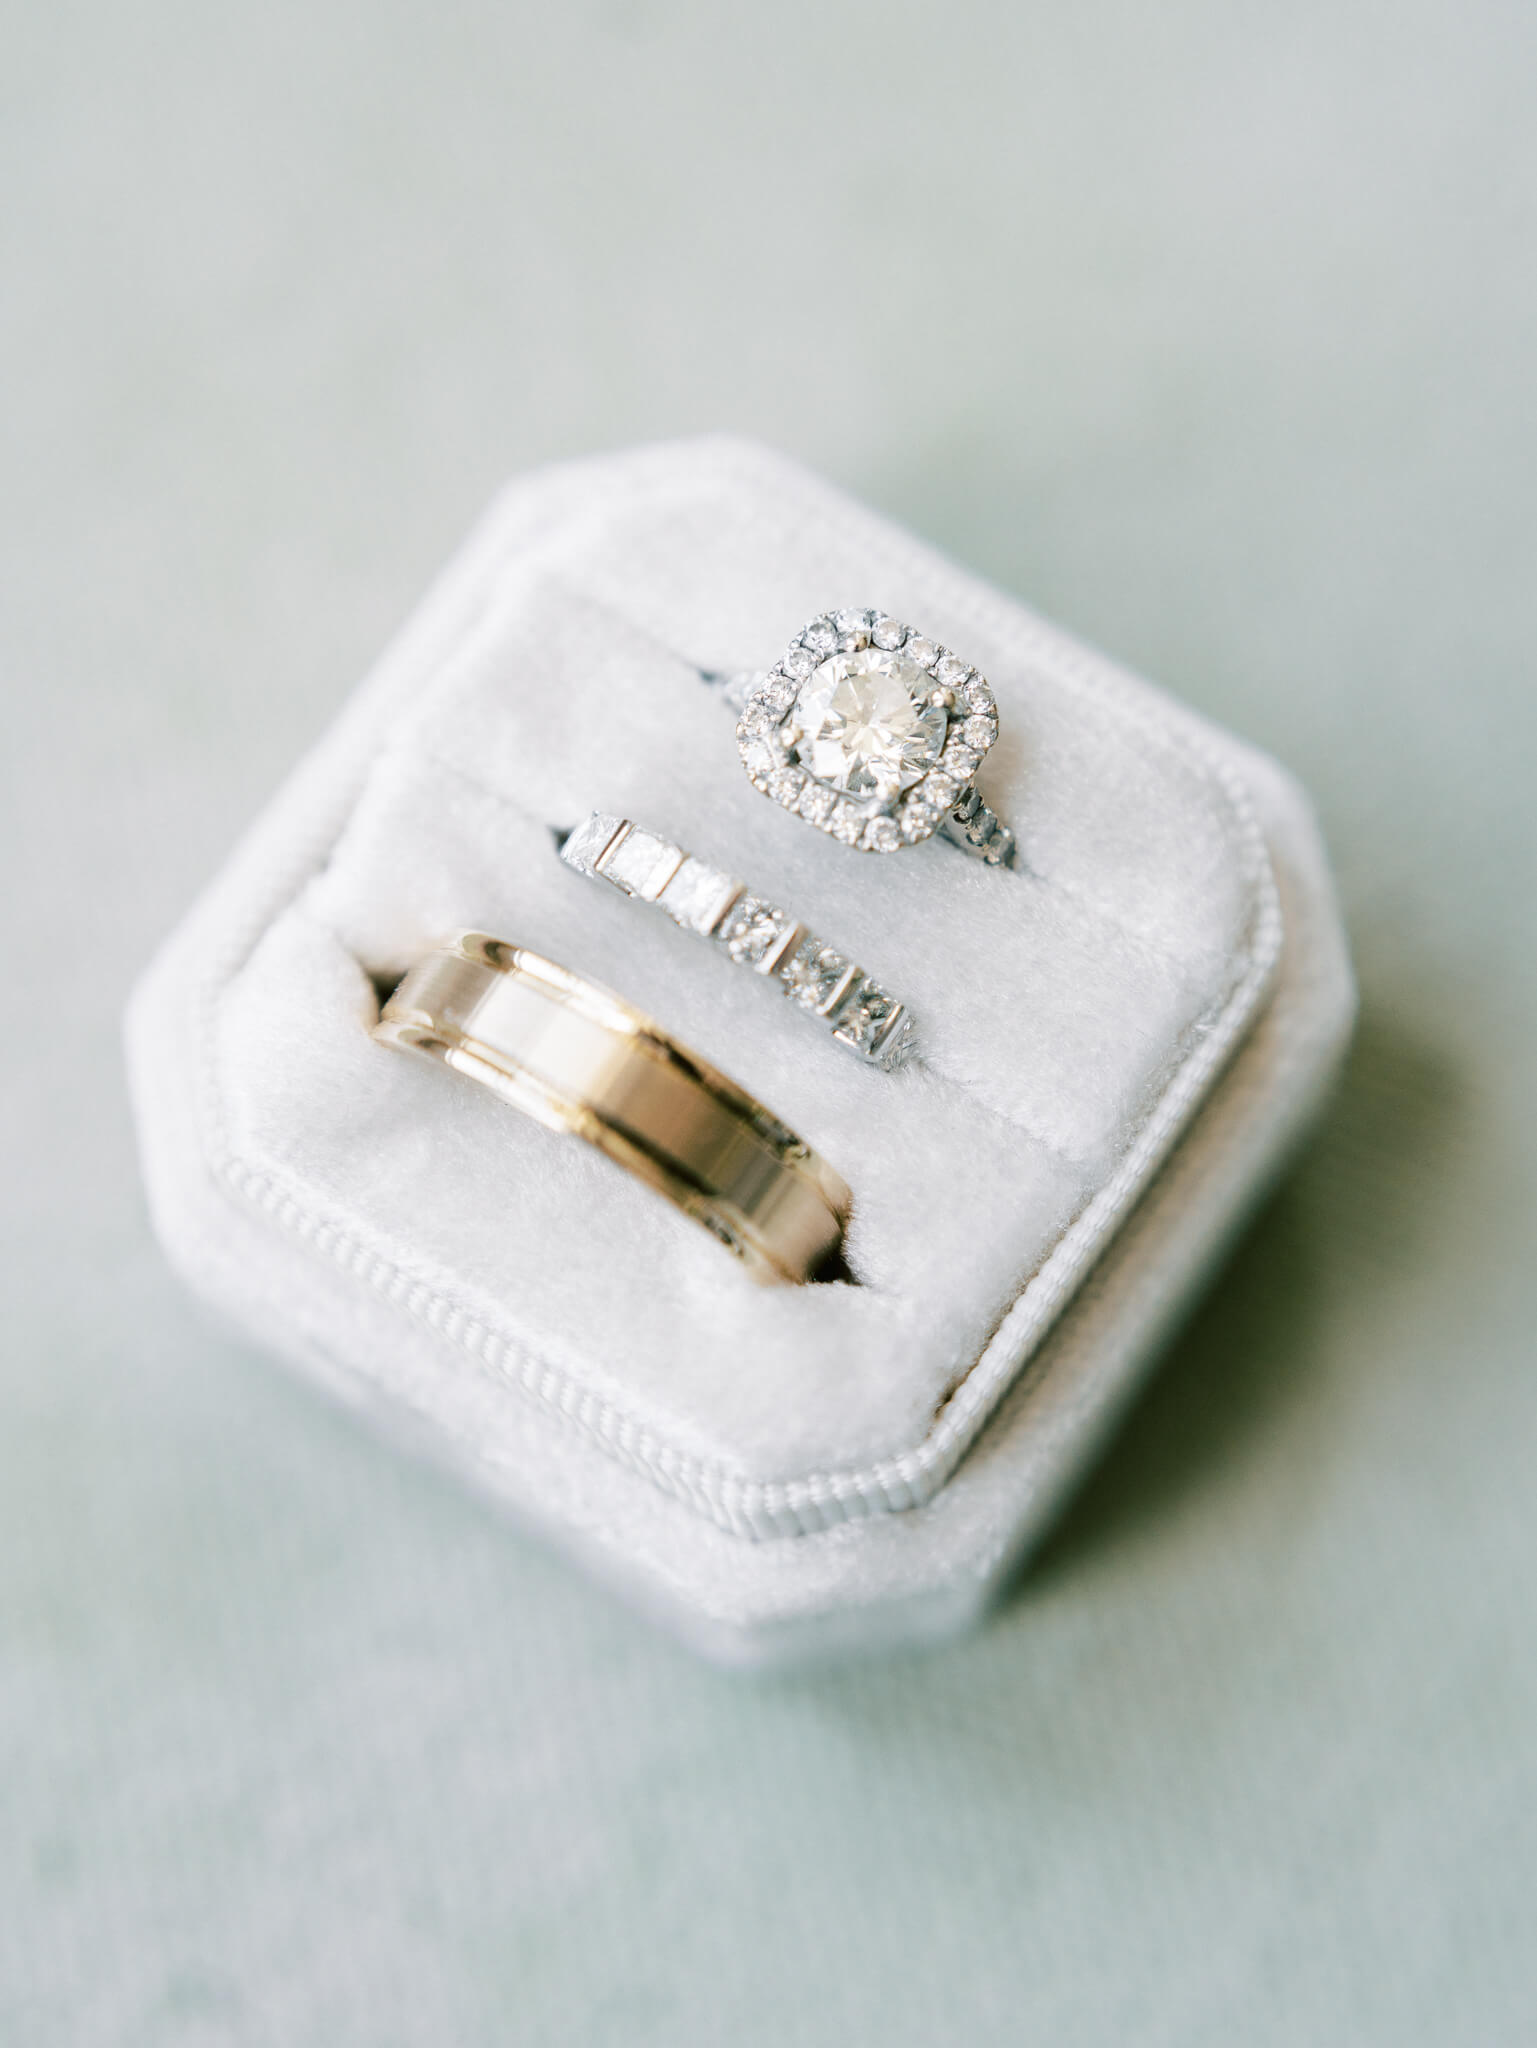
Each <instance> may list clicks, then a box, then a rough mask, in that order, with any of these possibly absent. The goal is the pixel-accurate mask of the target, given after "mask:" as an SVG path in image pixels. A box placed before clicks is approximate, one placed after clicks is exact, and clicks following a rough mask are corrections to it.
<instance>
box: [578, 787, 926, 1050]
mask: <svg viewBox="0 0 1537 2048" xmlns="http://www.w3.org/2000/svg"><path fill="white" fill-rule="evenodd" d="M560 857H561V859H562V860H563V861H564V862H565V863H566V865H567V866H568V867H572V868H575V869H576V871H577V873H578V874H582V875H587V876H589V877H591V878H592V879H594V880H596V881H602V882H608V883H611V884H612V885H613V887H614V888H616V889H618V890H620V891H621V892H622V893H623V894H624V895H626V896H634V897H638V898H640V899H641V901H642V902H646V903H654V904H655V905H656V906H657V908H658V909H659V910H665V911H666V913H667V915H668V916H669V917H670V918H671V919H672V921H673V923H674V924H677V925H681V926H682V928H683V930H684V931H688V932H694V933H697V935H698V936H699V937H700V938H704V939H709V940H711V941H712V942H713V943H714V944H716V945H718V946H720V947H721V948H722V950H723V951H724V952H725V953H726V954H727V956H728V957H729V958H730V959H732V960H735V961H736V962H737V963H738V964H739V965H740V966H743V967H750V968H751V969H752V970H753V971H754V972H755V973H756V974H760V975H762V976H763V977H764V978H765V979H767V980H770V981H774V982H776V983H777V984H778V986H779V987H780V988H781V989H782V990H783V992H784V993H785V994H786V995H787V996H789V998H790V1000H791V1001H792V1002H793V1003H795V1004H796V1005H797V1006H798V1007H799V1008H801V1009H803V1010H805V1011H806V1012H807V1014H808V1015H809V1016H812V1017H816V1018H818V1019H820V1020H821V1022H822V1023H824V1024H825V1025H826V1026H827V1027H828V1028H829V1030H830V1031H831V1033H832V1036H833V1038H834V1039H835V1040H836V1041H837V1043H838V1044H839V1045H842V1046H845V1047H847V1049H848V1050H849V1051H850V1052H852V1053H855V1054H856V1055H857V1056H858V1057H859V1058H860V1059H862V1060H867V1061H869V1062H870V1063H871V1065H873V1066H877V1067H880V1068H882V1069H883V1070H884V1071H886V1072H888V1073H889V1072H891V1071H892V1070H893V1069H895V1068H896V1067H899V1066H901V1065H902V1064H903V1062H904V1061H906V1060H908V1059H910V1058H911V1057H912V1055H913V1053H914V1051H915V1049H916V1048H915V1043H914V1031H913V1021H912V1018H911V1016H910V1015H909V1014H908V1011H907V1008H906V1006H905V1005H904V1004H902V1003H900V1002H898V1000H897V999H896V997H895V996H893V995H891V994H890V993H889V992H888V991H887V990H886V989H884V988H882V987H881V986H880V984H879V983H878V982H876V981H873V980H872V979H871V978H870V976H869V975H868V974H866V973H865V972H864V970H863V969H862V968H860V967H857V966H856V965H855V964H854V962H853V961H852V960H850V959H849V957H848V956H847V954H845V953H840V952H839V951H838V950H837V948H836V947H833V946H830V945H828V944H827V943H826V942H825V941H824V940H822V939H819V938H818V937H817V936H816V935H815V933H813V932H811V931H808V930H807V928H806V926H805V925H803V924H801V923H800V922H799V921H798V920H797V919H795V918H794V917H792V916H791V915H790V914H789V912H788V911H785V910H781V909H779V908H778V907H777V906H776V905H774V904H772V903H769V902H766V901H765V900H764V899H763V898H762V897H761V896H755V895H753V894H752V892H751V891H750V890H749V889H748V888H747V887H746V886H745V884H744V883H742V882H740V881H738V880H737V879H736V877H735V876H733V875H728V874H726V873H725V872H724V871H723V870H721V869H720V868H715V867H712V866H710V864H709V863H708V862H707V861H702V860H700V859H699V858H698V856H697V855H695V854H691V853H685V852H684V850H683V848H682V847H681V846H674V845H673V844H672V843H671V842H670V841H669V840H666V839H663V838H661V837H659V836H658V834H656V833H655V832H649V831H647V830H646V829H645V828H644V827H643V826H640V825H637V824H635V823H633V822H632V821H631V820H630V819H628V818H615V817H610V816H608V815H607V814H606V813H604V812H601V811H594V812H593V813H592V815H591V816H590V817H589V818H587V819H585V820H584V821H583V823H582V824H580V825H578V826H577V828H576V830H575V831H574V832H571V833H568V834H567V836H566V838H565V840H564V841H563V843H562V845H561V849H560Z"/></svg>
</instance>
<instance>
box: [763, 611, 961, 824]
mask: <svg viewBox="0 0 1537 2048" xmlns="http://www.w3.org/2000/svg"><path fill="white" fill-rule="evenodd" d="M933 686H934V680H933V677H932V676H930V675H928V674H927V673H926V672H925V671H924V670H923V669H921V668H919V666H918V664H917V662H915V661H912V660H910V659H909V658H908V657H907V656H906V655H904V654H901V653H896V654H888V653H885V652H883V650H882V649H880V648H878V647H867V648H863V649H861V650H860V652H859V653H857V654H834V655H832V656H830V657H829V659H828V660H826V661H824V662H823V663H822V664H821V666H820V667H818V668H815V669H813V670H812V672H811V674H810V675H809V676H808V677H807V678H806V680H805V682H804V683H802V684H801V687H800V694H799V695H798V696H797V698H796V700H795V718H796V722H797V724H798V725H799V728H800V732H799V737H798V738H797V740H796V742H795V745H794V748H793V753H794V758H795V759H796V760H797V761H799V763H800V765H801V766H802V768H804V769H805V770H806V772H807V773H808V774H809V775H813V776H815V778H816V780H817V781H818V782H822V783H826V784H827V785H828V786H829V787H830V788H832V789H841V790H846V791H847V792H848V794H849V795H850V796H872V795H873V796H875V797H877V798H878V799H879V801H880V802H882V803H889V802H890V801H891V800H892V799H893V798H894V797H895V796H897V795H898V794H899V793H900V792H901V791H902V790H904V789H906V788H907V787H908V786H909V784H911V783H914V782H916V781H917V780H918V778H919V777H920V776H921V775H923V774H924V773H925V772H926V771H927V770H928V769H930V768H932V767H933V765H934V763H935V762H936V761H937V760H938V759H939V754H940V749H941V748H942V747H943V746H944V743H945V725H946V719H945V713H944V711H943V710H942V709H941V707H940V706H939V705H937V704H930V703H928V702H927V701H926V700H927V697H928V693H929V691H930V690H931V689H932V688H933Z"/></svg>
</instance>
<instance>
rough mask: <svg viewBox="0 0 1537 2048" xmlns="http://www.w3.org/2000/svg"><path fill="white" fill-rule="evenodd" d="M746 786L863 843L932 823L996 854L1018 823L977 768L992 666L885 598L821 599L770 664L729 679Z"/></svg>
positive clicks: (976, 849) (996, 857)
mask: <svg viewBox="0 0 1537 2048" xmlns="http://www.w3.org/2000/svg"><path fill="white" fill-rule="evenodd" d="M727 693H728V701H734V702H735V704H736V705H737V707H738V708H739V710H740V717H739V719H738V722H737V729H736V733H737V750H738V752H739V753H740V755H741V758H742V766H743V768H744V769H745V770H746V772H747V776H748V779H749V780H750V781H751V783H752V784H753V787H754V788H755V789H760V790H762V792H763V793H764V795H765V796H770V797H772V798H773V799H774V800H775V802H777V803H779V804H782V805H783V806H784V807H785V809H786V810H792V811H794V812H796V813H797V815H798V816H800V817H802V818H804V819H805V820H806V821H807V823H808V824H811V825H815V826H816V827H817V829H818V831H821V832H826V833H829V834H830V835H831V836H832V837H833V838H835V839H838V840H841V841H842V842H843V843H844V844H845V845H846V846H852V847H856V848H858V849H859V850H860V851H861V852H864V853H896V852H899V851H900V850H901V848H903V847H904V846H917V845H920V844H921V843H922V842H923V841H924V840H925V839H930V838H932V837H933V836H934V835H935V834H936V833H939V834H941V835H942V836H943V837H944V838H946V839H948V840H949V841H950V842H951V843H952V845H955V846H959V847H960V848H961V849H962V851H963V852H966V853H969V854H971V855H973V856H974V857H975V858H976V859H979V860H983V861H986V862H987V863H988V864H989V865H990V866H993V867H1012V866H1013V864H1014V857H1015V850H1016V849H1015V843H1014V835H1013V833H1012V832H1011V831H1009V829H1008V828H1007V826H1005V825H1003V824H1001V823H1000V821H999V820H998V818H997V816H996V815H995V814H994V812H992V811H991V810H989V809H988V807H987V805H986V804H984V803H983V802H982V799H981V797H980V796H979V795H978V793H977V790H976V788H975V786H974V781H973V778H974V777H975V775H976V773H977V771H978V769H979V768H980V767H981V765H982V762H983V761H984V759H985V758H986V756H987V754H988V752H989V750H990V749H991V747H992V745H993V743H994V741H995V740H996V739H997V737H998V706H997V702H996V700H995V698H994V696H993V692H992V689H991V686H990V685H989V684H988V682H987V679H986V678H985V677H984V676H981V675H979V674H978V673H977V671H976V670H975V669H974V668H973V667H972V666H971V664H970V663H969V662H968V661H966V660H965V659H964V658H963V657H962V656H961V655H958V654H954V653H952V652H951V651H950V649H949V648H947V647H943V646H941V645H940V643H939V642H938V641H937V640H931V639H929V638H927V637H926V636H925V635H923V634H921V633H917V632H915V631H914V630H913V628H912V627H910V626H905V625H903V624H902V622H901V621H900V620H899V619H893V618H891V617H889V616H888V615H887V614H886V613H885V612H881V611H869V610H865V611H849V610H843V611H835V612H824V613H822V614H821V615H820V616H819V617H817V618H815V619H813V620H812V621H811V623H810V625H808V626H807V627H806V629H805V631H804V632H802V633H801V634H800V635H799V636H798V638H796V639H795V640H792V641H791V643H790V645H789V647H788V648H787V649H786V650H785V652H784V654H783V655H781V656H780V658H779V660H778V661H777V662H776V663H775V665H774V667H773V668H771V669H770V670H768V671H767V673H766V674H763V675H761V676H753V677H751V678H750V679H748V680H745V682H742V683H737V682H735V681H734V680H733V681H728V684H727Z"/></svg>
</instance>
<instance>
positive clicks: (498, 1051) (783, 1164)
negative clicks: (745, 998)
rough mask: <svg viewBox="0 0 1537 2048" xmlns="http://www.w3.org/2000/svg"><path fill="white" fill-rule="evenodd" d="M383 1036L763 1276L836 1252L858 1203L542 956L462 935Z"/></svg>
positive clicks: (410, 988) (744, 1096)
mask: <svg viewBox="0 0 1537 2048" xmlns="http://www.w3.org/2000/svg"><path fill="white" fill-rule="evenodd" d="M374 1036H375V1037H376V1038H378V1039H379V1040H381V1041H382V1042H383V1043H384V1044H386V1045H394V1046H398V1047H401V1048H403V1049H405V1050H407V1051H412V1052H419V1053H424V1054H426V1055H428V1056H429V1057H431V1058H433V1059H436V1060H439V1061H441V1062H442V1063H443V1064H444V1065H445V1066H449V1067H452V1068H454V1069H455V1070H456V1071H457V1072H459V1073H462V1074H465V1075H467V1076H468V1077H469V1078H470V1079H472V1080H476V1081H479V1082H480V1083H481V1084H482V1085H483V1086H484V1087H486V1088H489V1089H490V1090H491V1091H492V1093H493V1094H495V1095H497V1096H499V1097H500V1098H501V1100H502V1101H504V1102H507V1103H510V1104H511V1105H512V1106H513V1107H514V1108H515V1109H521V1110H522V1111H523V1112H524V1113H525V1114H526V1115H528V1116H532V1117H534V1118H536V1119H537V1121H538V1122H540V1123H542V1124H544V1125H545V1126H546V1127H547V1128H549V1129H550V1130H554V1131H562V1132H566V1133H569V1134H570V1135H572V1136H574V1137H579V1138H583V1139H585V1140H586V1142H587V1143H588V1144H589V1145H593V1146H595V1147H596V1148H597V1149H598V1150H599V1151H600V1152H602V1153H604V1154H606V1156H607V1157H608V1158H610V1159H613V1160H615V1161H617V1163H618V1164H619V1165H621V1166H623V1167H626V1168H627V1169H628V1170H629V1171H630V1172H631V1173H633V1174H635V1175H636V1176H637V1177H638V1178H639V1179H641V1180H643V1181H645V1182H646V1183H647V1184H648V1186H651V1187H654V1188H656V1189H657V1190H658V1191H659V1192H660V1193H662V1194H664V1195H666V1196H667V1198H668V1199H669V1200H670V1201H671V1202H673V1203H675V1204H676V1206H677V1207H678V1208H680V1209H682V1210H683V1211H684V1212H685V1214H687V1215H689V1216H692V1217H693V1218H694V1220H695V1221H696V1222H697V1223H700V1224H702V1225H703V1226H704V1228H705V1229H707V1230H708V1231H709V1232H710V1233H711V1235H712V1236H714V1237H716V1238H717V1239H719V1240H720V1242H722V1243H723V1244H725V1245H726V1246H727V1247H728V1248H729V1249H730V1250H732V1251H733V1252H735V1253H736V1254H737V1256H738V1257H739V1258H741V1259H742V1260H743V1261H744V1263H745V1264H746V1265H747V1266H748V1268H749V1269H750V1270H751V1271H752V1273H753V1274H754V1276H755V1277H756V1278H758V1279H761V1280H773V1281H781V1280H782V1281H802V1280H806V1279H809V1277H810V1276H811V1274H812V1273H813V1272H815V1270H816V1269H817V1267H818V1266H820V1265H821V1264H822V1262H823V1261H824V1260H825V1259H827V1258H828V1257H830V1256H831V1255H832V1254H833V1253H834V1252H835V1251H836V1250H837V1248H838V1245H839V1243H840V1241H841V1239H842V1236H843V1231H844V1226H845V1225H846V1223H847V1221H848V1216H849V1209H850V1206H851V1202H852V1197H851V1195H850V1192H849V1189H848V1186H847V1184H846V1183H845V1182H844V1181H843V1180H842V1179H841V1178H840V1177H839V1175H838V1174H836V1173H834V1172H833V1170H832V1168H831V1167H830V1166H829V1165H828V1164H827V1162H826V1161H825V1160H823V1159H821V1158H819V1157H818V1155H817V1154H816V1153H815V1152H813V1151H812V1150H811V1148H810V1147H809V1146H808V1145H806V1144H805V1143H804V1142H803V1141H802V1140H801V1139H800V1138H798V1137H796V1135H795V1133H794V1132H793V1131H791V1130H789V1129H787V1128H786V1126H785V1125H784V1124H782V1123H780V1121H779V1120H778V1118H777V1117H775V1116H773V1115H772V1114H771V1113H770V1111H768V1110H767V1109H765V1108H764V1106H763V1104H762V1103H761V1102H757V1101H755V1100H754V1099H753V1097H752V1096H751V1095H749V1094H748V1093H747V1092H746V1090H745V1089H743V1088H739V1087H738V1086H737V1084H736V1083H735V1082H734V1081H732V1080H729V1079H728V1078H727V1077H726V1075H724V1074H722V1073H720V1072H719V1070H718V1069H716V1068H714V1067H712V1066H710V1065H709V1064H708V1063H707V1062H706V1061H704V1060H702V1059H700V1058H698V1057H697V1055H695V1054H694V1053H691V1052H689V1051H688V1050H687V1048H686V1047H684V1046H682V1045H680V1044H678V1042H677V1041H676V1040H675V1039H672V1038H669V1037H668V1035H667V1034H666V1032H664V1031H663V1030H661V1029H660V1027H659V1026H657V1025H656V1024H654V1023H652V1021H651V1019H650V1018H649V1017H646V1016H644V1015H642V1013H641V1012H640V1011H639V1010H636V1009H633V1008H632V1007H631V1006H630V1004H628V1003H626V1002H624V1001H622V1000H621V998H620V997H618V996H616V995H613V994H611V993H610V992H609V991H608V990H607V989H605V988H601V987H599V986H598V985H597V984H596V983H595V982H590V981H585V980H583V979H582V978H581V977H580V976H579V975H575V974H572V973H570V972H569V971H568V970H567V969H566V968H564V967H558V966H556V964H555V963H554V962H553V961H551V960H546V959H543V958H541V956H540V955H539V954H537V953H530V952H528V951H527V950H526V949H525V948H523V947H521V946H513V945H509V944H507V943H506V942H504V941H503V940H500V939H494V938H491V937H489V936H488V935H487V934H486V933H484V932H460V933H457V934H456V935H455V936H454V937H453V938H451V939H449V940H448V941H446V942H445V944H444V945H443V946H442V947H441V948H440V949H439V950H438V951H436V952H433V953H429V954H428V955H427V956H426V957H425V958H424V959H422V960H419V961H418V962H417V964H416V965H415V966H414V967H412V968H411V969H410V971H409V972H408V973H407V974H406V976H405V978H404V980H402V982H401V983H400V985H399V987H398V988H397V989H396V990H395V992H394V994H393V995H392V996H391V997H390V999H389V1001H388V1002H387V1003H386V1004H385V1006H384V1010H383V1012H382V1014H381V1016H380V1019H379V1022H378V1024H377V1025H376V1026H375V1027H374Z"/></svg>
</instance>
